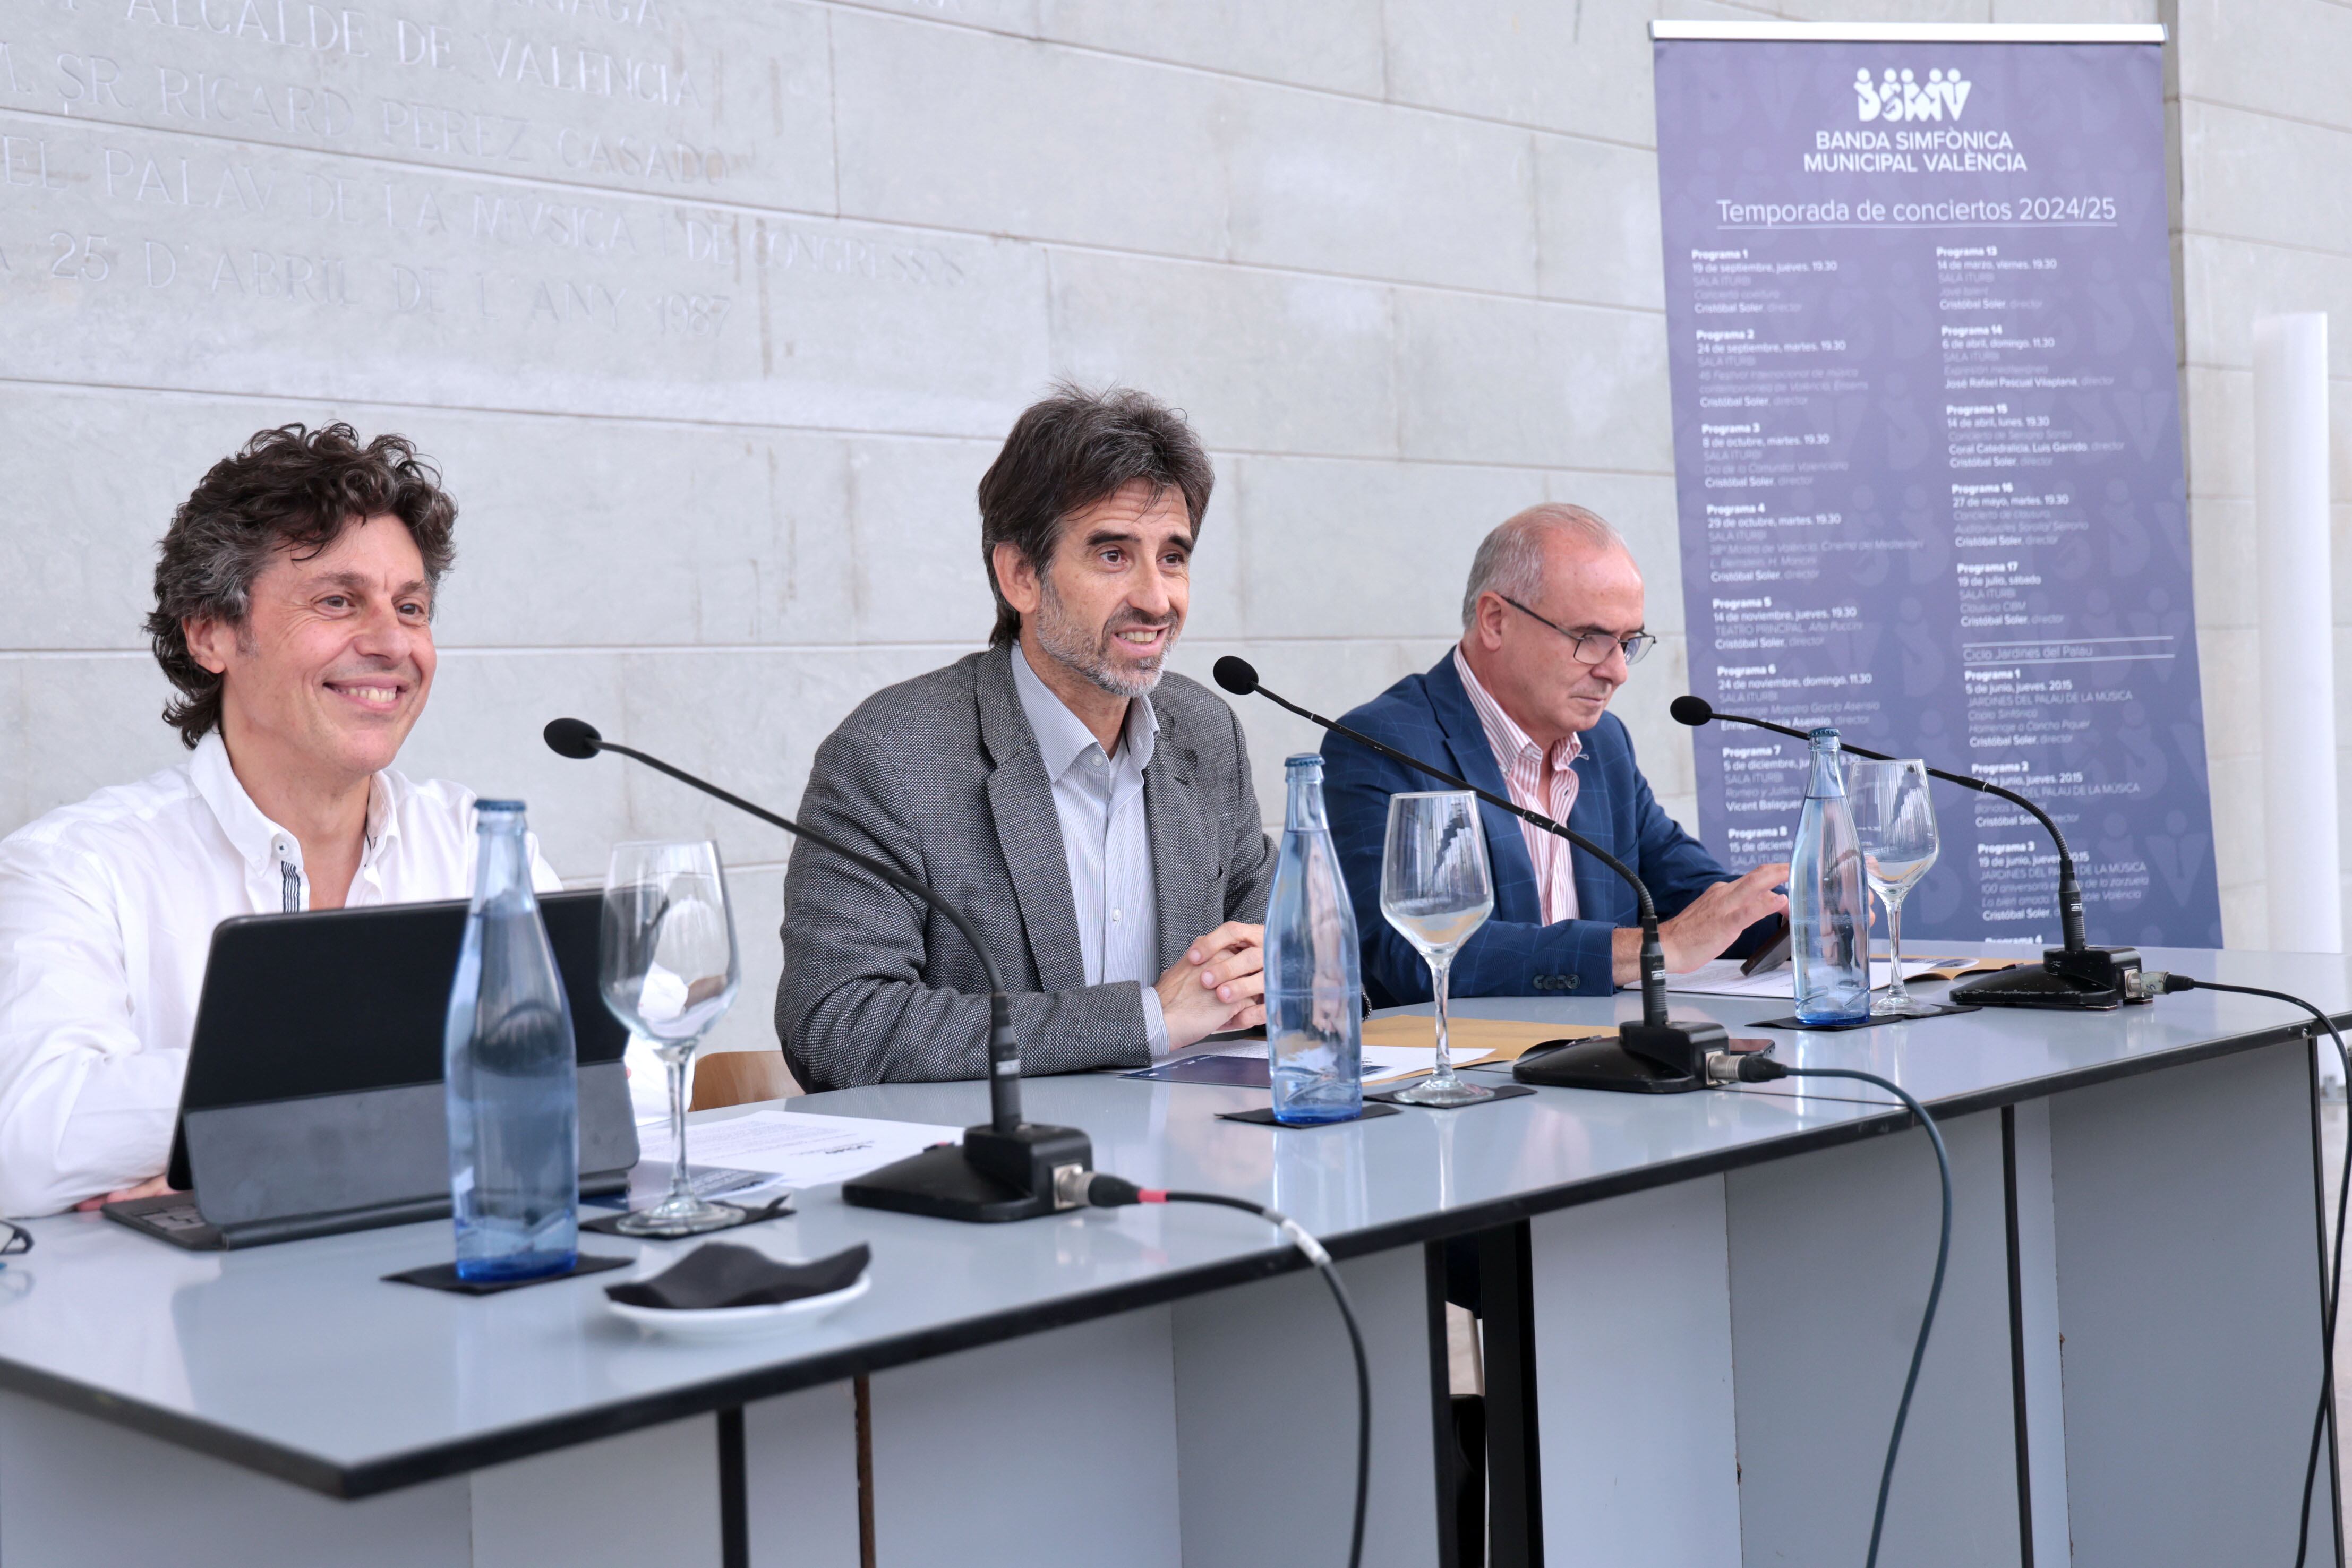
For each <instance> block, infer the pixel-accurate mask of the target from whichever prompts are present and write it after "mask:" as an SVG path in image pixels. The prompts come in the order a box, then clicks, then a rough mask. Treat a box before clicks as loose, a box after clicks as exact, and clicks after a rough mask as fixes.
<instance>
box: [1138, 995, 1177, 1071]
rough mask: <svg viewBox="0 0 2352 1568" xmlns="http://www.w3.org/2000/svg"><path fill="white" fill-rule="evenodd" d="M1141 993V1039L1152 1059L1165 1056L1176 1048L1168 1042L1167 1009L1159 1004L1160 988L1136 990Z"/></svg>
mask: <svg viewBox="0 0 2352 1568" xmlns="http://www.w3.org/2000/svg"><path fill="white" fill-rule="evenodd" d="M1139 990H1141V991H1142V993H1143V1039H1144V1043H1145V1044H1146V1045H1147V1046H1148V1047H1149V1048H1150V1051H1151V1054H1152V1055H1153V1056H1154V1057H1161V1056H1165V1055H1167V1054H1168V1053H1169V1052H1170V1051H1173V1050H1175V1049H1176V1048H1175V1047H1174V1046H1172V1045H1171V1044H1170V1043H1169V1042H1168V1009H1166V1008H1164V1007H1162V1006H1160V988H1159V987H1157V986H1143V987H1139Z"/></svg>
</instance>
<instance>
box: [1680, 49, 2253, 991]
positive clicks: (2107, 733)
mask: <svg viewBox="0 0 2352 1568" xmlns="http://www.w3.org/2000/svg"><path fill="white" fill-rule="evenodd" d="M1652 36H1653V39H1654V45H1653V47H1654V51H1655V55H1656V72H1657V106H1658V185H1659V192H1660V199H1661V205H1662V211H1663V217H1664V241H1665V285H1666V287H1665V297H1666V324H1667V330H1668V334H1669V336H1668V342H1669V351H1668V361H1669V364H1670V367H1671V371H1672V380H1673V396H1674V431H1675V491H1676V496H1677V498H1678V504H1679V510H1680V519H1681V538H1682V565H1683V597H1684V605H1685V617H1686V624H1687V629H1688V632H1689V639H1690V678H1691V689H1692V690H1694V691H1696V693H1698V694H1699V695H1702V696H1705V697H1706V698H1708V699H1709V700H1710V701H1712V702H1713V703H1714V704H1715V705H1716V706H1717V707H1718V708H1720V709H1723V710H1726V711H1728V712H1732V713H1745V714H1750V715H1753V716H1758V717H1762V718H1771V719H1776V720H1779V721H1780V722H1782V723H1787V724H1793V725H1799V726H1804V727H1811V726H1816V725H1832V726H1834V727H1837V728H1838V729H1839V730H1840V731H1841V732H1842V733H1843V735H1845V736H1846V737H1850V738H1851V739H1852V740H1853V742H1854V743H1855V744H1857V745H1861V746H1865V747H1872V748H1874V749H1876V750H1880V751H1888V752H1892V753H1894V754H1895V755H1897V756H1901V757H1921V758H1927V761H1928V762H1929V763H1930V764H1931V765H1934V766H1937V767H1942V768H1950V769H1952V770H1953V771H1955V772H1969V773H1972V774H1975V775H1977V776H1979V777H1980V778H1983V779H1990V780H1992V781H1995V782H1998V783H2000V784H2004V785H2007V786H2009V787H2011V788H2012V789H2016V790H2018V791H2019V792H2020V793H2021V794H2024V795H2027V796H2029V797H2031V798H2032V799H2034V800H2037V801H2039V802H2041V803H2042V806H2043V807H2044V808H2045V809H2046V810H2049V811H2050V813H2051V814H2052V815H2053V817H2054V818H2056V819H2057V821H2058V822H2059V825H2060V826H2061V828H2062V829H2063V831H2064V832H2065V834H2066V837H2067V841H2068V844H2069V846H2070V847H2071V848H2072V849H2073V850H2074V854H2075V856H2076V860H2077V862H2078V864H2079V865H2080V866H2081V867H2082V871H2083V882H2084V902H2085V904H2086V913H2087V915H2088V920H2089V925H2090V930H2091V933H2092V939H2093V940H2094V941H2099V942H2111V943H2124V944H2140V945H2171V946H2198V947H2218V946H2221V904H2220V897H2219V894H2218V892H2217V889H2216V885H2215V881H2214V871H2213V830H2212V810H2211V801H2210V795H2209V793H2208V790H2207V785H2206V773H2205V734H2204V718H2203V713H2202V706H2201V704H2200V699H2199V689H2198V673H2197V634H2196V615H2195V612H2194V607H2193V604H2192V601H2191V594H2190V569H2189V517H2188V503H2187V497H2188V486H2187V484H2186V480H2185V475H2184V470H2183V466H2182V462H2181V448H2180V405H2179V380H2178V376H2179V368H2178V363H2179V362H2178V358H2177V355H2176V351H2175V348H2174V334H2173V290H2172V258H2171V248H2170V244H2169V237H2168V224H2167V206H2166V176H2165V118H2164V68H2163V38H2164V33H2163V29H2162V28H2160V27H2156V26H2106V27H1998V26H1994V27H1964V26H1910V27H1841V26H1807V25H1783V24H1752V25H1738V24H1725V25H1717V24H1708V23H1664V22H1662V23H1657V24H1654V26H1653V29H1652ZM1696 744H1697V765H1698V791H1699V818H1700V828H1701V831H1702V833H1703V834H1704V836H1705V837H1706V841H1707V842H1708V843H1709V844H1710V845H1711V846H1713V847H1714V849H1715V850H1716V851H1717V853H1718V854H1719V855H1720V856H1721V857H1722V858H1723V859H1724V861H1725V862H1726V863H1727V864H1730V865H1733V866H1736V867H1740V868H1745V867H1748V866H1751V865H1757V864H1761V863H1763V862H1769V861H1775V860H1785V859H1787V858H1788V855H1789V851H1790V839H1791V835H1792V834H1793V832H1794V831H1795V827H1796V822H1797V817H1798V812H1799V810H1800V806H1801V798H1802V796H1803V793H1804V783H1805V767H1804V761H1805V758H1804V751H1805V747H1804V745H1803V743H1801V742H1799V741H1793V740H1783V739H1780V738H1779V737H1774V736H1771V735H1769V734H1767V733H1764V732H1762V731H1759V730H1753V729H1744V728H1739V727H1729V726H1711V727H1707V728H1706V729H1703V730H1700V731H1698V732H1697V734H1696ZM1937 817H1938V821H1939V826H1940V829H1941V836H1942V858H1941V860H1940V861H1939V862H1938V863H1937V867H1936V869H1935V870H1934V871H1933V872H1931V873H1929V874H1928V876H1927V879H1926V880H1925V881H1924V882H1922V883H1920V884H1919V886H1918V887H1917V888H1916V890H1915V892H1914V893H1913V894H1912V895H1911V897H1910V898H1909V899H1908V900H1907V901H1906V905H1905V915H1906V920H1905V928H1906V929H1905V935H1906V936H1925V937H1929V938H1933V937H1943V938H1947V939H1957V938H1970V939H1988V940H2032V941H2036V942H2054V941H2056V940H2057V939H2058V936H2059V929H2058V911H2057V898H2056V862H2055V854H2054V851H2053V849H2052V847H2051V845H2050V843H2049V841H2048V840H2047V839H2046V838H2045V837H2044V835H2043V834H2042V831H2040V830H2039V829H2038V828H2036V827H2035V825H2034V824H2033V823H2032V821H2030V820H2029V819H2028V818H2026V817H2025V816H2024V815H2023V814H2022V813H2021V812H2019V811H2017V810H2015V809H2014V808H2011V807H2008V806H2005V805H2003V804H2002V803H2001V802H2000V801H1998V800H1991V799H1990V798H1987V797H1983V796H1977V795H1971V794H1968V793H1966V792H1963V791H1960V790H1957V789H1947V788H1943V787H1938V789H1937Z"/></svg>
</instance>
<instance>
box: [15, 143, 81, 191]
mask: <svg viewBox="0 0 2352 1568" xmlns="http://www.w3.org/2000/svg"><path fill="white" fill-rule="evenodd" d="M0 185H23V186H28V187H30V188H32V189H33V190H37V191H57V190H62V189H64V188H65V187H64V182H63V181H61V180H59V179H58V178H57V177H56V176H55V175H53V174H51V173H50V172H49V143H48V139H47V137H43V136H0Z"/></svg>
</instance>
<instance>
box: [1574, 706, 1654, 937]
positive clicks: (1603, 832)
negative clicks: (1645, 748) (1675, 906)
mask: <svg viewBox="0 0 2352 1568" xmlns="http://www.w3.org/2000/svg"><path fill="white" fill-rule="evenodd" d="M1598 733H1599V731H1598V730H1597V729H1596V730H1588V731H1586V732H1585V738H1586V739H1588V740H1590V739H1591V737H1593V736H1594V735H1596V734H1598ZM1609 805H1610V801H1609V775H1608V773H1607V772H1606V771H1604V770H1603V769H1602V768H1601V766H1600V764H1599V763H1598V762H1596V761H1594V759H1593V756H1592V752H1591V749H1590V748H1589V747H1588V748H1587V749H1586V750H1585V751H1584V752H1582V753H1581V754H1580V756H1579V757H1578V758H1577V759H1576V805H1575V806H1574V807H1573V808H1572V809H1571V810H1570V811H1569V813H1568V825H1569V826H1570V827H1571V828H1574V829H1575V830H1576V831H1578V832H1580V833H1582V834H1583V835H1584V836H1585V837H1586V838H1588V839H1591V841H1593V842H1594V843H1596V844H1599V845H1600V846H1601V848H1602V849H1604V850H1607V851H1608V852H1610V853H1611V854H1612V855H1615V856H1616V857H1617V858H1618V859H1619V860H1621V861H1623V862H1626V863H1627V864H1628V865H1632V864H1633V858H1632V856H1631V855H1629V854H1628V853H1627V852H1626V849H1625V848H1621V847H1620V846H1619V845H1618V844H1617V843H1616V841H1615V840H1616V832H1615V830H1614V828H1613V827H1612V823H1613V822H1614V821H1615V818H1614V817H1613V816H1612V814H1611V812H1610V810H1609ZM1629 847H1630V846H1629ZM1570 863H1571V864H1572V865H1573V866H1574V867H1575V869H1576V913H1577V915H1578V917H1579V918H1580V919H1584V920H1606V921H1609V922H1611V923H1612V925H1632V924H1633V920H1634V916H1635V915H1636V914H1637V913H1638V912H1639V910H1640V908H1641V904H1640V903H1639V901H1638V900H1636V899H1635V898H1634V896H1633V889H1632V888H1630V887H1627V886H1626V885H1625V882H1624V879H1623V878H1622V877H1620V876H1619V875H1618V874H1617V873H1615V872H1613V871H1611V870H1610V869H1609V868H1608V867H1607V866H1605V865H1602V864H1601V862H1599V861H1597V860H1594V859H1593V858H1592V857H1591V855H1589V854H1586V853H1585V852H1583V851H1581V850H1579V851H1578V852H1576V854H1575V855H1574V856H1573V857H1572V859H1571V862H1570ZM1640 870H1641V868H1640V867H1638V866H1635V867H1634V871H1635V873H1637V874H1638V873H1639V872H1640Z"/></svg>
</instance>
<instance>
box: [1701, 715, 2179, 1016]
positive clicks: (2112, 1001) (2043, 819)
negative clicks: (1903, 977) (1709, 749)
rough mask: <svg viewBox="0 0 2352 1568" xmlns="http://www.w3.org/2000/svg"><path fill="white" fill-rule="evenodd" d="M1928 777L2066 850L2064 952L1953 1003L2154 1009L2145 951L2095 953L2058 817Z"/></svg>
mask: <svg viewBox="0 0 2352 1568" xmlns="http://www.w3.org/2000/svg"><path fill="white" fill-rule="evenodd" d="M1666 711H1667V712H1669V713H1671V714H1673V715H1674V716H1675V721H1676V722H1677V723H1680V724H1686V725H1688V726H1690V727H1692V728H1693V729H1696V728H1698V727H1700V726H1702V725H1704V724H1706V723H1708V722H1709V721H1711V720H1720V721H1722V722H1723V723H1725V724H1744V725H1747V726H1748V727H1751V728H1755V729H1769V730H1770V731H1771V732H1772V733H1773V734H1775V735H1786V736H1790V737H1794V738H1796V739H1798V740H1810V739H1811V736H1809V735H1808V734H1807V733H1806V732H1805V731H1804V730H1801V729H1799V728H1797V727H1794V726H1792V725H1786V724H1775V723H1773V722H1772V721H1771V720H1770V719H1765V718H1749V717H1748V716H1745V715H1742V714H1736V713H1718V712H1717V711H1716V708H1715V705H1713V704H1712V703H1710V702H1708V701H1707V700H1706V698H1705V697H1701V696H1679V697H1676V698H1675V700H1674V702H1673V703H1672V704H1671V705H1669V706H1668V708H1667V710H1666ZM1843 749H1844V750H1846V751H1849V752H1852V753H1853V755H1854V756H1856V757H1866V758H1870V759H1871V760H1872V761H1874V762H1891V761H1893V760H1895V758H1890V757H1888V756H1887V755H1886V753H1885V752H1883V751H1869V750H1865V749H1864V748H1863V747H1859V746H1847V747H1843ZM1927 777H1929V778H1930V779H1942V780H1943V781H1944V782H1945V783H1947V784H1957V785H1958V786H1959V787H1960V788H1961V789H1973V790H1975V791H1976V792H1977V793H1978V794H1979V795H1990V796H1993V797H1995V798H1997V799H1999V800H2006V801H2008V802H2009V803H2010V804H2011V805H2012V806H2015V807H2017V808H2018V809H2019V810H2022V811H2024V812H2025V814H2026V815H2028V816H2030V817H2032V819H2033V820H2034V821H2037V822H2039V823H2041V824H2042V831H2044V832H2046V833H2048V834H2049V835H2050V841H2051V842H2052V843H2053V844H2055V845H2057V847H2058V927H2059V940H2060V944H2061V945H2060V946H2056V947H2051V948H2047V949H2045V950H2044V951H2043V953H2042V967H2041V968H2039V969H2031V968H2021V969H2013V970H2011V971H2009V972H2007V973H2005V974H1998V975H1987V976H1985V977H1983V978H1982V979H1978V980H1971V981H1969V982H1968V983H1967V984H1966V985H1960V986H1955V987H1953V988H1952V995H1953V997H1954V998H1957V999H1958V1000H1962V1001H1967V1002H1971V1003H1975V1004H1977V1005H1978V1006H1991V1007H2010V1008H2077V1009H2079V1008H2112V1007H2116V1006H2118V1005H2120V1004H2121V1003H2124V1002H2127V1001H2129V1002H2146V1001H2153V1000H2155V999H2156V993H2155V992H2154V991H2153V990H2150V989H2148V988H2147V987H2145V986H2143V985H2141V984H2140V983H2139V981H2138V979H2137V976H2138V974H2139V972H2140V962H2139V951H2138V949H2137V948H2133V947H2094V946H2091V944H2090V940H2089V938H2088V937H2087V936H2085V935H2084V928H2083V885H2082V883H2081V882H2080V881H2079V880H2077V879H2076V877H2075V874H2074V852H2072V851H2070V850H2069V849H2067V847H2066V835H2065V834H2064V833H2063V832H2060V831H2058V824H2057V823H2056V822H2054V821H2051V818H2050V813H2049V812H2047V811H2045V810H2042V808H2041V807H2039V806H2037V805H2035V804H2034V803H2033V802H2032V801H2031V800H2027V799H2026V798H2025V797H2024V796H2022V795H2021V794H2019V793H2018V792H2017V791H2016V790H2014V789H2004V788H2002V787H2001V786H2000V785H1999V784H1994V783H1990V782H1989V781H1988V780H1985V779H1978V778H1974V777H1972V776H1971V775H1969V774H1966V773H1950V772H1947V771H1946V770H1945V769H1943V768H1927Z"/></svg>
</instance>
